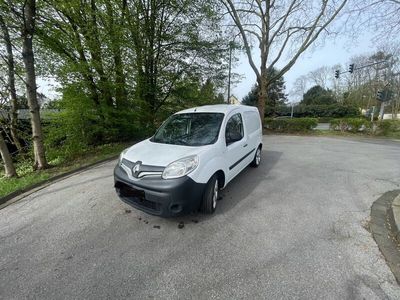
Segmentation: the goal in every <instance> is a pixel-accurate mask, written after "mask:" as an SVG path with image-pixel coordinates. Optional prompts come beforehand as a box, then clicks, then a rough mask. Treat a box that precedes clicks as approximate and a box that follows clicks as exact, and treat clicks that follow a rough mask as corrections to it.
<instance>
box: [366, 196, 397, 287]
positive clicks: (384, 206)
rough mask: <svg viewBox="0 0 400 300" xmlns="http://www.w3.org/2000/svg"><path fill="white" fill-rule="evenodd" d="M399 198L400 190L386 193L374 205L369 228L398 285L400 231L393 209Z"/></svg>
mask: <svg viewBox="0 0 400 300" xmlns="http://www.w3.org/2000/svg"><path fill="white" fill-rule="evenodd" d="M397 198H400V190H394V191H390V192H386V193H384V194H383V195H382V196H381V197H379V198H378V199H377V200H376V201H375V202H374V203H373V204H372V206H371V222H370V225H369V228H370V230H371V233H372V236H373V238H374V240H375V242H376V243H377V244H378V247H379V249H380V251H381V252H382V254H383V256H384V257H385V259H386V262H387V264H388V266H389V268H390V269H391V270H392V273H393V275H394V277H395V278H396V280H397V283H399V284H400V246H399V243H398V240H397V238H396V237H397V236H398V234H399V231H398V229H397V226H396V221H395V219H394V214H393V209H392V204H393V201H394V200H395V199H397ZM399 209H400V206H399Z"/></svg>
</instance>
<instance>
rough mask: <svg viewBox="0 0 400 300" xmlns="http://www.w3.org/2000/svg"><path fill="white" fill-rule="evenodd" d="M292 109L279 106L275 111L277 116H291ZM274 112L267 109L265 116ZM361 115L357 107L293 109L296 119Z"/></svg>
mask: <svg viewBox="0 0 400 300" xmlns="http://www.w3.org/2000/svg"><path fill="white" fill-rule="evenodd" d="M291 110H292V107H290V106H279V107H277V108H276V110H275V114H276V115H277V116H290V114H291ZM272 114H273V111H272V110H271V109H270V108H268V107H267V108H266V110H265V115H266V116H268V117H270V116H272ZM359 115H360V111H359V109H358V108H357V107H354V106H349V105H341V104H338V103H336V104H331V105H296V106H295V107H294V108H293V116H294V117H296V118H308V117H311V118H321V117H324V118H344V117H356V116H359Z"/></svg>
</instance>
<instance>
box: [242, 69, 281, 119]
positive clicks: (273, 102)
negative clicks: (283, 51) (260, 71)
mask: <svg viewBox="0 0 400 300" xmlns="http://www.w3.org/2000/svg"><path fill="white" fill-rule="evenodd" d="M277 72H278V71H277V70H275V69H268V75H269V76H274V74H276V73H277ZM285 88H286V87H285V80H284V78H283V77H280V78H279V79H277V80H275V81H274V82H273V83H271V84H270V85H269V86H268V87H267V95H268V97H267V98H268V102H267V103H266V104H265V106H266V107H268V108H269V111H270V113H271V114H272V115H275V112H276V108H277V107H278V106H282V105H285V104H286V102H287V95H286V93H285ZM259 90H260V88H259V86H258V84H257V83H256V84H255V85H254V86H253V87H252V88H251V90H250V92H249V93H248V94H247V95H246V96H245V97H244V98H243V100H242V103H243V104H245V105H253V106H257V103H258V93H259Z"/></svg>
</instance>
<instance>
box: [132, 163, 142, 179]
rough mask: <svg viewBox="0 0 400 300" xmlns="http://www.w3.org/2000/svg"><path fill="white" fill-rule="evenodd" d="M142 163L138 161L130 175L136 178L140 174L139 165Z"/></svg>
mask: <svg viewBox="0 0 400 300" xmlns="http://www.w3.org/2000/svg"><path fill="white" fill-rule="evenodd" d="M141 163H142V162H141V161H138V162H137V163H136V164H135V165H134V166H133V168H132V175H133V176H134V177H138V175H139V173H140V164H141Z"/></svg>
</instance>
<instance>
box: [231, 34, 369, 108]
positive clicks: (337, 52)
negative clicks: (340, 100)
mask: <svg viewBox="0 0 400 300" xmlns="http://www.w3.org/2000/svg"><path fill="white" fill-rule="evenodd" d="M372 36H373V35H372V34H371V33H370V32H365V33H364V34H362V35H361V36H359V37H358V40H357V41H354V40H351V39H350V38H349V37H346V36H342V37H339V38H336V39H335V40H327V41H326V42H325V44H324V46H322V47H319V48H316V49H313V50H307V51H305V52H304V53H303V54H302V55H301V56H300V57H299V59H298V60H297V62H296V64H295V65H294V66H293V67H292V68H291V69H290V70H289V71H288V72H287V73H286V74H285V75H284V79H285V82H286V93H287V94H289V96H288V98H289V101H291V100H292V99H293V97H291V94H290V91H291V90H292V87H293V84H294V82H295V81H296V79H297V78H298V77H300V76H301V75H306V74H307V73H309V72H310V71H312V70H315V69H317V68H319V67H322V66H333V65H336V64H341V65H344V64H347V63H349V62H350V59H351V57H353V56H355V55H360V54H369V53H371V52H373V51H374V50H375V46H374V45H373V43H372V41H371V37H372ZM253 56H254V57H255V58H256V57H257V58H258V56H259V52H258V51H255V50H254V49H253ZM238 58H239V61H238V63H237V64H236V65H235V66H234V67H233V71H234V72H236V73H238V74H240V75H242V76H243V78H242V79H241V80H240V81H239V83H237V84H236V85H235V86H234V87H233V88H232V95H234V96H236V97H237V98H238V99H239V100H241V99H242V98H243V97H244V96H246V95H247V94H248V92H249V91H250V89H251V87H252V86H253V85H254V83H255V82H256V77H255V74H254V72H253V70H252V69H251V67H250V65H249V63H248V60H247V56H246V54H244V53H243V54H240V53H239V55H238ZM284 63H285V61H284ZM257 65H259V59H258V60H257ZM282 65H283V64H281V66H282ZM278 67H279V64H278ZM334 75H335V74H332V77H333V76H334Z"/></svg>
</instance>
